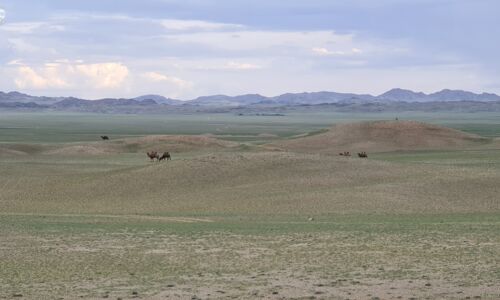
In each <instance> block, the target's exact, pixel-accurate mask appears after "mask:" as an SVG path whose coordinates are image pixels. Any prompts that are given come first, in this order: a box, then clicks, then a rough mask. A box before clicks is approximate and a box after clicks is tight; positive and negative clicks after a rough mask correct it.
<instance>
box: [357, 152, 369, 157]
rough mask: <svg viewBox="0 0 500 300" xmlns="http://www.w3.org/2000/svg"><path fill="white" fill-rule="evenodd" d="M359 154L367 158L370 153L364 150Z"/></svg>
mask: <svg viewBox="0 0 500 300" xmlns="http://www.w3.org/2000/svg"><path fill="white" fill-rule="evenodd" d="M358 156H359V157H362V158H367V157H368V154H366V152H365V151H363V152H359V153H358Z"/></svg>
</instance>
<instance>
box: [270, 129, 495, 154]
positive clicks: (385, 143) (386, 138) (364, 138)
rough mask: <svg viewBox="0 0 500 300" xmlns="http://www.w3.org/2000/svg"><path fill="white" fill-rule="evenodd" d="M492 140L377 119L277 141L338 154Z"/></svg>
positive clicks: (286, 145)
mask: <svg viewBox="0 0 500 300" xmlns="http://www.w3.org/2000/svg"><path fill="white" fill-rule="evenodd" d="M490 141H491V140H490V139H487V138H484V137H481V136H478V135H474V134H469V133H465V132H462V131H458V130H455V129H451V128H446V127H441V126H436V125H431V124H426V123H421V122H415V121H374V122H361V123H350V124H339V125H335V126H333V127H332V128H331V129H329V130H328V131H327V132H324V133H320V134H316V135H312V136H306V137H299V138H296V139H291V140H287V141H282V142H277V143H274V144H272V146H275V147H278V148H280V149H284V150H288V151H297V152H312V153H329V154H336V153H338V152H342V151H350V152H352V153H355V152H356V151H368V152H387V151H399V150H432V149H454V148H464V147H474V146H478V145H483V144H485V143H488V142H490Z"/></svg>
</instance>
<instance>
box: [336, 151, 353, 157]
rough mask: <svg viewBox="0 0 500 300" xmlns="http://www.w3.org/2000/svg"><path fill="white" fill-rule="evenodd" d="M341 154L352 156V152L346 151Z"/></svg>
mask: <svg viewBox="0 0 500 300" xmlns="http://www.w3.org/2000/svg"><path fill="white" fill-rule="evenodd" d="M339 155H342V156H351V152H349V151H344V152H340V153H339Z"/></svg>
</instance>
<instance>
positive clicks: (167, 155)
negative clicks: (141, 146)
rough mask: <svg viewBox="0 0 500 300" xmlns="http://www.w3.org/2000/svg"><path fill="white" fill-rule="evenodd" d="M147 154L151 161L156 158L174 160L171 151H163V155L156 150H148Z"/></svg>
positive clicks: (158, 159)
mask: <svg viewBox="0 0 500 300" xmlns="http://www.w3.org/2000/svg"><path fill="white" fill-rule="evenodd" d="M146 154H147V156H148V157H149V159H150V160H151V161H154V160H155V159H156V160H157V161H162V160H172V157H171V156H170V153H169V152H163V154H162V155H160V154H159V153H158V152H156V151H151V152H146Z"/></svg>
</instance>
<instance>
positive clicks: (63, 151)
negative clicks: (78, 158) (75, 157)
mask: <svg viewBox="0 0 500 300" xmlns="http://www.w3.org/2000/svg"><path fill="white" fill-rule="evenodd" d="M106 153H114V152H113V151H109V150H108V149H104V148H99V147H96V146H85V145H75V146H64V147H61V148H56V149H52V150H47V151H45V152H44V154H49V155H56V154H57V155H69V154H79V155H81V154H86V155H100V154H106Z"/></svg>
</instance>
